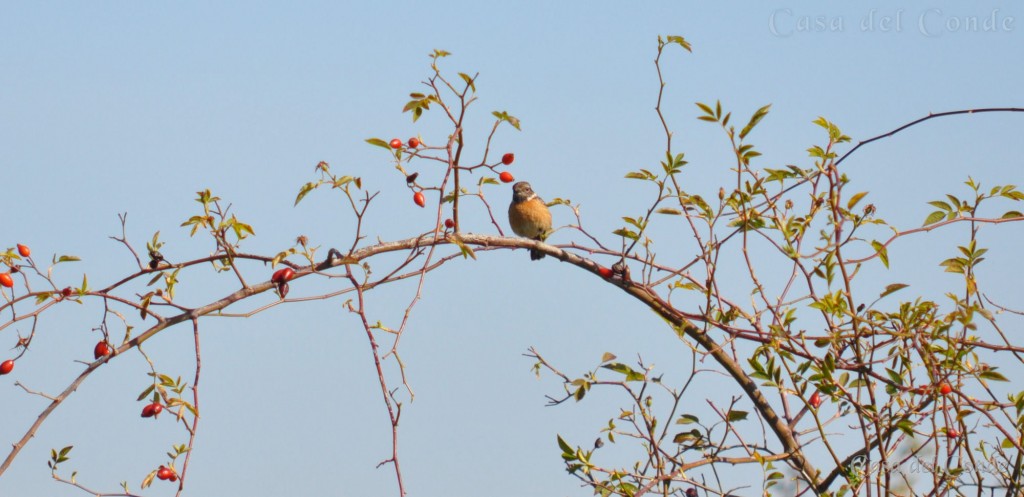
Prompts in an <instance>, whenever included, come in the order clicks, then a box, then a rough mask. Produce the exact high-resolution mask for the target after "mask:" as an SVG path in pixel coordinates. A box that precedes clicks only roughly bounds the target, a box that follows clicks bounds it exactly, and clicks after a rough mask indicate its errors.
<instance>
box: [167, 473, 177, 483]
mask: <svg viewBox="0 0 1024 497" xmlns="http://www.w3.org/2000/svg"><path fill="white" fill-rule="evenodd" d="M168 480H170V481H172V482H175V481H178V475H176V474H174V473H171V477H170V478H168Z"/></svg>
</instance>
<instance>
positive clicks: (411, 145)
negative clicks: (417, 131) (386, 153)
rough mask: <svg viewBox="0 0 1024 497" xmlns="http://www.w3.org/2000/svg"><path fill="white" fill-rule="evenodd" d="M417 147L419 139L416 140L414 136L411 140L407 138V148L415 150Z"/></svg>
mask: <svg viewBox="0 0 1024 497" xmlns="http://www.w3.org/2000/svg"><path fill="white" fill-rule="evenodd" d="M393 146H394V145H392V147H393ZM419 146H420V139H419V138H416V137H415V136H414V137H412V138H409V148H416V147H419Z"/></svg>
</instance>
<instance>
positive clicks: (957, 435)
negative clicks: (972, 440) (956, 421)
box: [946, 429, 960, 438]
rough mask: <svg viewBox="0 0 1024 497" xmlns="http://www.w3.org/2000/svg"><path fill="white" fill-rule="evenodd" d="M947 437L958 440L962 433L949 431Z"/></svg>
mask: <svg viewBox="0 0 1024 497" xmlns="http://www.w3.org/2000/svg"><path fill="white" fill-rule="evenodd" d="M946 435H948V436H949V438H957V437H959V436H960V432H959V431H957V430H953V429H949V430H946Z"/></svg>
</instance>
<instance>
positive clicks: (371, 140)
mask: <svg viewBox="0 0 1024 497" xmlns="http://www.w3.org/2000/svg"><path fill="white" fill-rule="evenodd" d="M366 143H369V144H370V145H376V146H378V147H381V148H386V149H388V150H391V145H388V142H386V141H384V140H381V139H380V138H367V139H366Z"/></svg>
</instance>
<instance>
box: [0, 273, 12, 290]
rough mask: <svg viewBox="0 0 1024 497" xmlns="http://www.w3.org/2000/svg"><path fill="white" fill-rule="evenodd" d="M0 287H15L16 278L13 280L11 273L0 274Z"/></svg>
mask: <svg viewBox="0 0 1024 497" xmlns="http://www.w3.org/2000/svg"><path fill="white" fill-rule="evenodd" d="M0 285H3V286H5V287H7V288H10V287H12V286H14V278H11V273H0Z"/></svg>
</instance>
